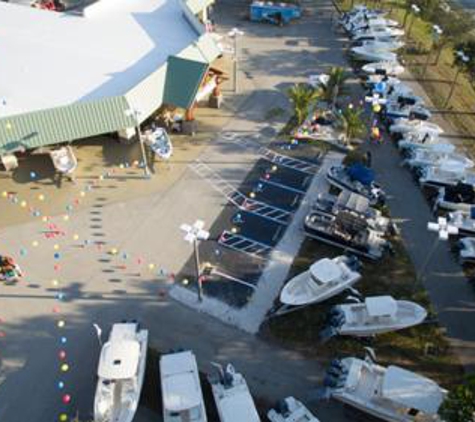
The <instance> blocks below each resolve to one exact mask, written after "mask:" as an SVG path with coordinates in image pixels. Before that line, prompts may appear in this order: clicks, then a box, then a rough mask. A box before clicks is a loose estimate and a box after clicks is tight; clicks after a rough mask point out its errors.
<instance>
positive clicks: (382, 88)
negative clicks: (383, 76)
mask: <svg viewBox="0 0 475 422" xmlns="http://www.w3.org/2000/svg"><path fill="white" fill-rule="evenodd" d="M374 90H375V91H376V92H384V91H385V90H386V82H378V83H377V84H376V85H375V86H374Z"/></svg>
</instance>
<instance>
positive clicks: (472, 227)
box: [447, 207, 475, 236]
mask: <svg viewBox="0 0 475 422" xmlns="http://www.w3.org/2000/svg"><path fill="white" fill-rule="evenodd" d="M447 221H448V223H449V224H450V225H451V226H455V227H457V229H458V234H460V235H464V236H475V207H472V208H471V209H470V212H469V213H466V212H464V211H453V212H449V213H448V216H447Z"/></svg>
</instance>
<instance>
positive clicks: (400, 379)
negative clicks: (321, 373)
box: [324, 357, 447, 422]
mask: <svg viewBox="0 0 475 422" xmlns="http://www.w3.org/2000/svg"><path fill="white" fill-rule="evenodd" d="M324 384H325V386H326V387H327V388H329V389H330V395H331V397H332V398H334V399H336V400H338V401H341V402H343V403H345V404H347V405H349V406H353V407H355V408H357V409H359V410H361V411H362V412H365V413H368V414H370V415H372V416H375V417H377V418H379V419H382V420H384V421H388V422H442V419H441V418H440V416H439V415H438V410H439V407H440V406H441V404H442V402H443V401H444V399H445V397H446V395H447V391H446V390H444V389H443V388H441V387H440V386H439V385H438V384H437V383H435V382H434V381H432V380H431V379H429V378H426V377H424V376H422V375H419V374H416V373H414V372H411V371H408V370H406V369H403V368H400V367H398V366H394V365H390V366H388V367H383V366H381V365H379V364H377V363H375V362H374V360H373V358H371V357H367V358H366V359H364V360H363V359H358V358H355V357H348V358H344V359H341V360H339V359H335V360H334V361H333V362H332V363H331V365H330V367H329V368H328V370H327V375H326V377H325V380H324Z"/></svg>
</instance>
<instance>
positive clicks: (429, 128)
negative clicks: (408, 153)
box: [389, 119, 444, 135]
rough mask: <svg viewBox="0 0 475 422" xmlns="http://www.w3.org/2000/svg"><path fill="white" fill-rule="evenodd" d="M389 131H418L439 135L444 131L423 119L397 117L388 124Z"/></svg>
mask: <svg viewBox="0 0 475 422" xmlns="http://www.w3.org/2000/svg"><path fill="white" fill-rule="evenodd" d="M389 132H390V133H400V134H406V133H410V132H419V133H424V134H425V133H429V134H431V135H432V134H434V135H441V134H442V133H444V130H443V129H442V128H441V127H440V126H439V125H437V124H435V123H431V122H427V121H424V120H409V119H398V120H396V121H395V122H394V123H393V124H392V125H391V126H389Z"/></svg>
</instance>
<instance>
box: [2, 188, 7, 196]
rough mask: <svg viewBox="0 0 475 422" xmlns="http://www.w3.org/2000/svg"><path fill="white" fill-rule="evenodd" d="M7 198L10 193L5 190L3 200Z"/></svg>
mask: <svg viewBox="0 0 475 422" xmlns="http://www.w3.org/2000/svg"><path fill="white" fill-rule="evenodd" d="M7 196H8V192H7V191H6V190H4V191H3V192H2V197H3V198H6V197H7Z"/></svg>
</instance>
